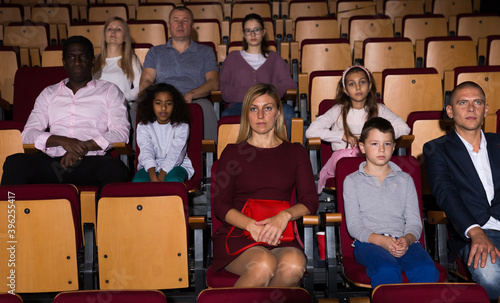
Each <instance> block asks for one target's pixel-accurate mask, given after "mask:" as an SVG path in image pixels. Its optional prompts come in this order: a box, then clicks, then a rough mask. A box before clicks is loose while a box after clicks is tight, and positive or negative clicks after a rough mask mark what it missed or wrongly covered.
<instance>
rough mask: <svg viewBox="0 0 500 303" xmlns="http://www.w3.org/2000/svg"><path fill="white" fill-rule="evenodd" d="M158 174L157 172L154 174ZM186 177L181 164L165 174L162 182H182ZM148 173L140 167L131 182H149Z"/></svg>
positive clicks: (186, 174)
mask: <svg viewBox="0 0 500 303" xmlns="http://www.w3.org/2000/svg"><path fill="white" fill-rule="evenodd" d="M156 175H158V173H157V174H156ZM187 178H188V173H187V171H186V169H185V168H184V167H182V166H176V167H174V168H172V170H171V171H169V172H168V173H167V175H166V176H165V179H164V180H163V181H164V182H184V181H186V179H187ZM149 181H151V180H150V179H149V173H148V172H147V171H145V170H144V168H141V169H140V170H138V171H137V172H136V173H135V176H134V178H133V179H132V182H149Z"/></svg>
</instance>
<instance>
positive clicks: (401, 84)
mask: <svg viewBox="0 0 500 303" xmlns="http://www.w3.org/2000/svg"><path fill="white" fill-rule="evenodd" d="M382 100H383V102H384V104H385V105H386V106H387V107H388V108H389V109H390V110H391V111H392V112H393V113H395V114H396V115H398V116H399V117H401V118H402V119H403V120H405V121H406V120H407V119H408V115H409V114H410V113H411V112H416V111H431V110H442V109H443V89H442V85H441V77H440V76H439V74H438V72H437V70H436V69H434V68H417V69H386V70H384V71H383V73H382Z"/></svg>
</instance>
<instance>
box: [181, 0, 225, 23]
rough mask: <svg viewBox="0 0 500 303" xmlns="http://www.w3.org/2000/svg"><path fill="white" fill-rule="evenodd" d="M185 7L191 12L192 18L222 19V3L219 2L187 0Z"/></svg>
mask: <svg viewBox="0 0 500 303" xmlns="http://www.w3.org/2000/svg"><path fill="white" fill-rule="evenodd" d="M186 7H187V8H189V9H190V10H191V11H192V12H193V15H194V19H217V20H219V22H222V20H224V13H223V9H222V4H221V3H219V2H188V3H186Z"/></svg>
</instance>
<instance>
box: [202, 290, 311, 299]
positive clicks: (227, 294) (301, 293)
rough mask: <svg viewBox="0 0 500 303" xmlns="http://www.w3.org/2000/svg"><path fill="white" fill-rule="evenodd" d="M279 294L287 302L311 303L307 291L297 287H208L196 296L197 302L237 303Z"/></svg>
mask: <svg viewBox="0 0 500 303" xmlns="http://www.w3.org/2000/svg"><path fill="white" fill-rule="evenodd" d="M276 296H279V298H280V300H282V301H283V302H287V303H312V300H311V296H310V295H309V293H308V292H307V291H306V290H305V289H303V288H299V287H286V288H275V287H257V288H238V287H228V288H210V289H205V290H204V291H202V292H201V293H200V295H199V296H198V300H197V302H198V303H219V302H228V301H229V300H231V301H233V302H239V303H254V302H267V301H269V298H274V297H276Z"/></svg>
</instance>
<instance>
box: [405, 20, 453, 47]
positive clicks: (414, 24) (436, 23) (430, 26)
mask: <svg viewBox="0 0 500 303" xmlns="http://www.w3.org/2000/svg"><path fill="white" fill-rule="evenodd" d="M447 35H448V21H447V19H446V18H445V17H444V16H443V15H407V16H405V17H403V37H405V38H410V39H411V41H412V42H413V44H415V42H416V40H417V39H421V40H423V39H425V38H429V37H444V36H447Z"/></svg>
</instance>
